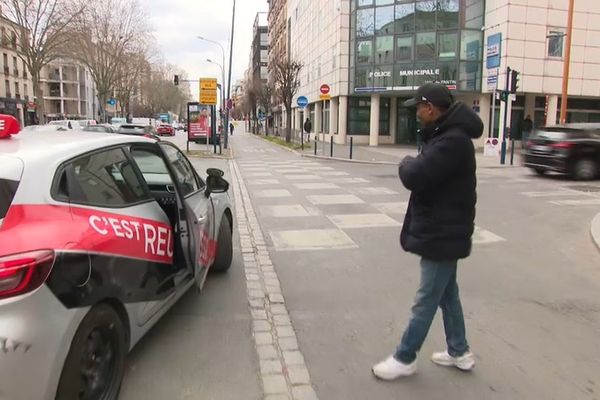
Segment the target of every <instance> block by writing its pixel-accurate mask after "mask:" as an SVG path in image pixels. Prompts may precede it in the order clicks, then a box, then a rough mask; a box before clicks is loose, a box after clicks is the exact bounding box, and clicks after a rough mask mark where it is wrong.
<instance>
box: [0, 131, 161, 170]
mask: <svg viewBox="0 0 600 400" xmlns="http://www.w3.org/2000/svg"><path fill="white" fill-rule="evenodd" d="M132 142H145V143H155V141H154V140H152V139H148V138H145V137H137V136H126V135H119V134H110V133H108V134H106V135H98V134H97V133H94V132H85V131H75V132H72V131H68V132H35V131H34V132H21V133H19V134H18V135H14V136H12V137H10V138H6V139H2V140H0V154H2V155H8V156H14V157H17V158H20V159H22V160H23V161H24V162H27V161H30V160H31V161H43V160H48V161H49V162H50V161H54V160H56V159H59V158H64V157H65V156H67V157H69V156H71V155H73V156H75V155H77V154H82V153H86V152H88V151H92V150H95V149H98V148H101V147H107V146H111V145H119V144H123V143H132Z"/></svg>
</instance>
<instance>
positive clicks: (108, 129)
mask: <svg viewBox="0 0 600 400" xmlns="http://www.w3.org/2000/svg"><path fill="white" fill-rule="evenodd" d="M82 130H83V131H85V132H102V133H117V129H116V128H115V127H114V126H113V125H110V124H98V125H87V126H85V127H83V129H82Z"/></svg>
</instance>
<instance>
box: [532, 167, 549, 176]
mask: <svg viewBox="0 0 600 400" xmlns="http://www.w3.org/2000/svg"><path fill="white" fill-rule="evenodd" d="M534 171H535V173H536V174H538V175H540V176H542V175H546V170H545V169H542V168H535V169H534Z"/></svg>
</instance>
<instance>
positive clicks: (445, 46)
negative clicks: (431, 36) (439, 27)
mask: <svg viewBox="0 0 600 400" xmlns="http://www.w3.org/2000/svg"><path fill="white" fill-rule="evenodd" d="M457 47H458V35H457V34H456V33H455V32H450V33H442V32H440V33H439V34H438V57H439V58H440V59H444V58H446V59H448V58H456V49H457Z"/></svg>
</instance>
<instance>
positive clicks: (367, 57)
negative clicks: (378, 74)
mask: <svg viewBox="0 0 600 400" xmlns="http://www.w3.org/2000/svg"><path fill="white" fill-rule="evenodd" d="M356 63H357V64H371V63H373V41H372V40H361V41H359V42H358V44H357V45H356Z"/></svg>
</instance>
